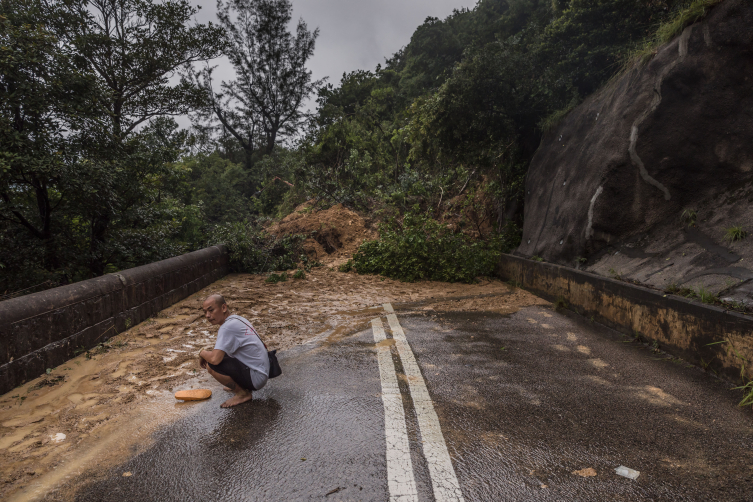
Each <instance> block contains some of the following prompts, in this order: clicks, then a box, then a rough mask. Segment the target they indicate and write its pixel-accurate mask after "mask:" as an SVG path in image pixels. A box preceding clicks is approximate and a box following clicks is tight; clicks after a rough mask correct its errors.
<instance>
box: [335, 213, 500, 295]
mask: <svg viewBox="0 0 753 502" xmlns="http://www.w3.org/2000/svg"><path fill="white" fill-rule="evenodd" d="M379 234H380V238H379V240H375V241H367V242H364V243H363V244H361V246H360V247H359V248H358V251H357V252H356V254H355V255H354V256H353V267H354V268H355V270H356V272H358V273H359V274H380V275H384V276H387V277H391V278H393V279H399V280H401V281H406V282H413V281H418V280H424V279H426V280H432V281H446V282H466V283H470V282H473V281H474V280H475V278H476V277H478V276H483V275H489V274H491V273H492V271H493V270H494V266H495V264H496V263H497V260H498V259H499V257H500V254H501V253H502V252H503V251H507V250H509V248H511V247H512V246H511V245H510V244H509V242H511V241H512V240H513V239H514V236H510V237H507V236H501V235H495V236H493V237H492V238H489V239H487V240H474V239H472V238H471V237H469V236H467V235H465V234H463V233H461V232H457V231H453V230H452V229H451V228H449V227H448V226H446V225H443V224H442V223H439V222H438V221H436V220H434V219H432V218H430V217H429V216H427V215H425V214H420V213H408V214H406V215H405V216H404V217H403V220H402V221H399V220H398V219H397V218H390V219H388V220H386V221H385V222H384V223H382V224H381V225H380V227H379ZM346 265H347V264H346Z"/></svg>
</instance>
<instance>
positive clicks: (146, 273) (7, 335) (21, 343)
mask: <svg viewBox="0 0 753 502" xmlns="http://www.w3.org/2000/svg"><path fill="white" fill-rule="evenodd" d="M227 272H228V253H227V249H226V248H225V247H224V246H213V247H210V248H206V249H201V250H199V251H194V252H193V253H188V254H184V255H182V256H176V257H175V258H169V259H167V260H162V261H159V262H156V263H151V264H149V265H144V266H142V267H136V268H131V269H128V270H123V271H121V272H118V273H116V274H108V275H105V276H102V277H97V278H95V279H89V280H86V281H81V282H78V283H75V284H70V285H68V286H61V287H59V288H54V289H49V290H47V291H41V292H39V293H34V294H31V295H26V296H22V297H19V298H13V299H11V300H6V301H3V302H0V394H2V393H5V392H8V391H9V390H11V389H13V388H14V387H16V386H18V385H20V384H22V383H24V382H26V381H28V380H31V379H33V378H36V377H38V376H39V375H41V374H43V373H44V372H45V370H46V369H47V368H53V367H55V366H58V365H59V364H61V363H63V362H65V361H67V360H68V359H70V358H72V357H73V356H74V355H75V351H76V350H77V349H80V348H82V347H83V348H84V349H90V348H92V347H94V346H95V345H97V344H98V343H101V342H104V341H105V340H107V339H108V338H110V337H112V336H114V335H116V334H118V333H120V332H122V331H125V330H126V329H128V328H129V327H131V326H134V325H136V324H138V323H140V322H142V321H144V320H146V319H147V318H149V317H150V316H152V315H154V314H156V313H157V312H159V311H160V310H162V309H164V308H167V307H169V306H170V305H173V304H175V303H176V302H178V301H180V300H182V299H183V298H186V297H187V296H189V295H191V294H193V293H196V292H197V291H199V290H200V289H202V288H204V287H206V286H207V285H209V284H211V283H212V282H214V281H216V280H217V279H219V278H221V277H223V276H224V275H226V274H227Z"/></svg>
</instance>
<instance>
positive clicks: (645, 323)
mask: <svg viewBox="0 0 753 502" xmlns="http://www.w3.org/2000/svg"><path fill="white" fill-rule="evenodd" d="M496 273H497V276H498V277H500V278H501V279H503V280H505V281H512V282H514V283H516V284H517V285H519V286H520V287H522V288H523V289H526V290H528V291H530V292H532V293H534V294H536V295H538V296H540V297H542V298H546V299H547V300H551V301H556V300H558V299H562V300H564V301H565V302H566V303H567V308H568V309H570V310H572V311H574V312H576V313H578V314H580V315H582V316H584V317H585V318H587V319H590V320H593V321H595V322H598V323H600V324H604V325H606V326H609V327H610V328H613V329H615V330H617V331H620V332H622V333H625V334H627V335H630V336H635V335H640V336H641V337H642V338H643V339H645V340H648V341H657V342H658V343H659V347H660V348H661V349H662V350H664V351H666V352H668V353H670V354H672V355H675V356H677V357H681V358H683V359H685V360H686V361H689V362H691V363H693V364H697V365H699V366H704V367H705V366H707V365H708V367H709V368H710V369H713V370H714V371H715V372H716V373H717V374H718V375H719V376H723V377H724V378H727V379H730V380H732V381H735V382H739V381H740V372H741V369H742V368H743V365H744V363H745V361H744V360H743V358H744V359H745V360H747V361H753V316H750V315H743V314H739V313H736V312H731V311H728V310H724V309H722V308H719V307H715V306H712V305H705V304H702V303H697V302H691V301H689V300H687V299H685V298H683V297H680V296H675V295H667V294H664V293H663V292H660V291H656V290H652V289H648V288H644V287H641V286H636V285H634V284H630V283H626V282H622V281H617V280H613V279H607V278H605V277H601V276H598V275H594V274H590V273H587V272H582V271H579V270H574V269H571V268H567V267H563V266H559V265H554V264H551V263H543V262H538V261H533V260H528V259H525V258H520V257H517V256H510V255H503V257H502V259H501V260H500V262H499V264H498V266H497V271H496ZM725 340H726V341H727V342H728V343H721V344H716V345H709V344H711V343H714V342H722V341H725ZM733 349H734V350H733ZM735 353H737V355H736V354H735ZM750 366H751V365H749V364H745V365H744V367H745V373H746V375H747V378H753V371H751V367H750Z"/></svg>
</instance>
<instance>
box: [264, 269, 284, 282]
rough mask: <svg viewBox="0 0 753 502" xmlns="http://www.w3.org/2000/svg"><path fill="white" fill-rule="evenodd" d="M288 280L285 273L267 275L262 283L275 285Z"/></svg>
mask: <svg viewBox="0 0 753 502" xmlns="http://www.w3.org/2000/svg"><path fill="white" fill-rule="evenodd" d="M287 280H288V274H286V273H285V272H283V273H281V274H269V275H268V276H267V278H266V279H265V280H264V282H267V283H269V284H277V283H278V282H285V281H287Z"/></svg>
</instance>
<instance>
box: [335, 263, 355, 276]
mask: <svg viewBox="0 0 753 502" xmlns="http://www.w3.org/2000/svg"><path fill="white" fill-rule="evenodd" d="M354 269H355V266H354V265H353V260H348V261H346V262H345V263H343V264H342V265H340V266H339V267H337V270H338V271H340V272H346V273H347V272H350V271H351V270H354Z"/></svg>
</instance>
